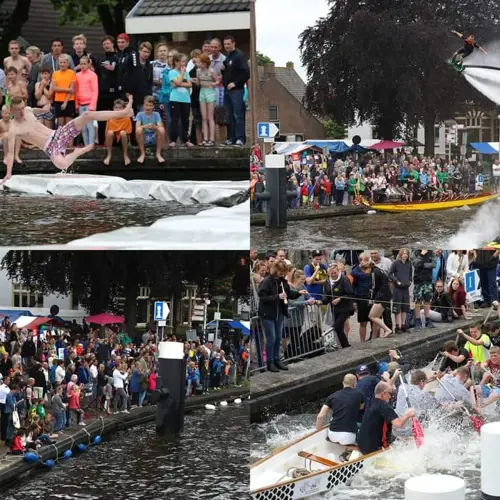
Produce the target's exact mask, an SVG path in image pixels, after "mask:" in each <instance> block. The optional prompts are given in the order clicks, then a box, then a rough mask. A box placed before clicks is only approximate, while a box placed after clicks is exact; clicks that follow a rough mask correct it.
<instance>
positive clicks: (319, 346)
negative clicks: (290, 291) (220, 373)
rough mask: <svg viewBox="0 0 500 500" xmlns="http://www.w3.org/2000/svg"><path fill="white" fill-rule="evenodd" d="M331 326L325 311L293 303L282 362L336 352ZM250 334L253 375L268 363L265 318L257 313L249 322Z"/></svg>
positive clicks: (282, 345)
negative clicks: (263, 319) (263, 320)
mask: <svg viewBox="0 0 500 500" xmlns="http://www.w3.org/2000/svg"><path fill="white" fill-rule="evenodd" d="M290 302H293V301H290ZM332 323H333V321H331V318H329V315H328V314H326V307H323V306H321V305H316V304H313V305H309V304H307V303H305V302H300V301H297V302H296V303H295V304H293V303H290V304H289V307H288V318H285V323H284V328H283V339H282V342H281V356H280V357H281V359H282V360H283V361H284V362H288V361H292V360H297V359H304V358H307V357H310V356H313V355H316V354H319V353H324V352H328V351H332V350H335V349H336V348H337V343H336V337H335V332H334V329H333V326H332ZM250 332H251V333H250V338H251V347H250V352H251V357H250V360H251V366H250V372H251V373H253V372H256V371H259V370H261V369H262V368H264V367H265V366H266V362H267V357H266V331H265V328H264V324H263V322H262V318H260V317H259V316H258V315H257V314H256V313H255V311H254V312H253V317H252V318H251V319H250Z"/></svg>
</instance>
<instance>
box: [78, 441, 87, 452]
mask: <svg viewBox="0 0 500 500" xmlns="http://www.w3.org/2000/svg"><path fill="white" fill-rule="evenodd" d="M78 449H79V450H80V451H81V452H84V451H85V450H86V449H87V445H85V444H83V443H80V444H79V445H78Z"/></svg>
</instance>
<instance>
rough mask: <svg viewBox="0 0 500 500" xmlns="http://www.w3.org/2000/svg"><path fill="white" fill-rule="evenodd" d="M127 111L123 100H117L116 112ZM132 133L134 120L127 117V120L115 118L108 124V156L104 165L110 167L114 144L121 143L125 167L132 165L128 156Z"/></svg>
mask: <svg viewBox="0 0 500 500" xmlns="http://www.w3.org/2000/svg"><path fill="white" fill-rule="evenodd" d="M123 109H125V103H124V102H123V101H122V100H121V99H116V101H115V102H114V105H113V110H114V111H122V110H123ZM131 133H132V120H131V119H130V118H129V117H128V116H127V117H125V118H113V119H111V120H108V121H107V123H106V151H107V155H106V158H104V161H103V163H104V165H107V166H109V164H110V163H111V157H112V154H113V142H116V143H118V142H119V143H120V144H121V146H122V151H123V162H124V163H125V165H130V157H129V155H128V138H129V136H130V134H131Z"/></svg>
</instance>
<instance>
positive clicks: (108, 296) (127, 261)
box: [1, 250, 239, 332]
mask: <svg viewBox="0 0 500 500" xmlns="http://www.w3.org/2000/svg"><path fill="white" fill-rule="evenodd" d="M238 257H239V254H238V252H162V251H152V252H140V251H97V252H67V251H59V252H56V251H32V252H28V251H20V250H13V251H10V252H8V253H7V254H6V255H5V257H4V259H3V260H2V263H1V266H2V268H3V269H5V270H6V271H7V274H8V276H9V279H11V280H15V281H18V282H20V283H22V284H23V286H26V287H28V288H30V289H33V290H38V291H40V292H42V293H44V294H49V293H55V294H62V295H68V294H72V295H73V296H74V297H75V298H77V299H78V301H79V303H80V304H82V305H83V306H84V307H85V308H86V309H87V310H88V311H89V312H90V313H91V314H98V313H101V312H103V311H108V310H109V311H113V312H123V313H124V314H125V316H126V318H127V329H128V331H129V332H132V331H133V329H134V327H135V324H136V317H137V310H136V307H137V305H136V303H137V296H138V292H139V286H148V287H150V288H151V295H152V297H155V298H167V297H171V296H174V298H181V297H182V290H183V282H190V283H196V284H197V285H198V286H199V288H200V291H201V292H202V293H204V292H207V293H209V294H212V293H218V292H219V291H220V290H219V289H218V288H219V287H218V283H220V280H221V279H222V278H224V276H232V275H233V274H234V273H235V271H236V270H237V268H238ZM120 296H124V297H125V306H124V310H123V311H120V310H119V309H120V308H119V306H118V305H117V301H118V298H119V297H120Z"/></svg>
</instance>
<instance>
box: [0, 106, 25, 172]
mask: <svg viewBox="0 0 500 500" xmlns="http://www.w3.org/2000/svg"><path fill="white" fill-rule="evenodd" d="M11 123H12V120H11V118H10V108H9V107H8V106H5V105H4V106H2V119H1V120H0V140H1V141H2V145H3V162H4V164H5V165H7V154H8V153H9V129H10V124H11ZM20 150H21V139H17V140H16V147H15V150H14V160H15V161H16V163H22V161H21V158H19V151H20Z"/></svg>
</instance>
